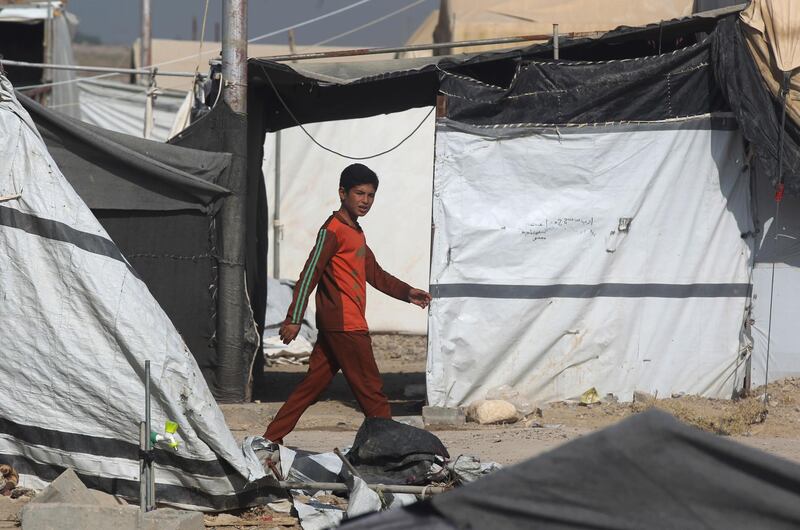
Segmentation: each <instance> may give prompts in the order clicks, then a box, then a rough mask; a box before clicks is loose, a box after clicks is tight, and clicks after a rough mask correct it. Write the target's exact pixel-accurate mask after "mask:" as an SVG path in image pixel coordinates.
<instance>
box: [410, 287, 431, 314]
mask: <svg viewBox="0 0 800 530" xmlns="http://www.w3.org/2000/svg"><path fill="white" fill-rule="evenodd" d="M408 301H409V302H411V303H412V304H414V305H418V306H420V307H421V308H422V309H425V308H426V307H428V304H430V303H431V295H430V293H428V292H426V291H423V290H422V289H414V288H413V287H412V288H411V290H410V291H409V292H408Z"/></svg>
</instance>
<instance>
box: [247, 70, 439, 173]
mask: <svg viewBox="0 0 800 530" xmlns="http://www.w3.org/2000/svg"><path fill="white" fill-rule="evenodd" d="M259 66H260V67H261V72H262V73H263V74H264V77H265V78H266V79H267V81H268V82H269V86H271V87H272V90H273V92H275V97H277V98H278V101H279V102H280V104H281V105H282V106H283V108H284V110H286V113H287V114H289V117H290V118H292V121H294V123H295V125H297V126H298V127H300V130H301V131H303V132H304V133H305V135H306V136H308V138H309V140H311V141H312V142H314V143H315V144H316V145H317V147H320V148H321V149H324V150H325V151H328V152H329V153H333V154H334V155H337V156H340V157H342V158H347V159H348V160H369V159H370V158H377V157H379V156H382V155H385V154H387V153H391V152H392V151H394V150H395V149H397V148H398V147H400V146H401V145H403V144H404V143H406V140H408V139H409V138H411V137H412V136H414V134H415V133H416V132H417V131H418V130H419V129H420V127H422V126H423V125H424V124H425V122H426V121H427V120H428V117H430V115H431V114H432V113H433V111H434V109H436V107H435V106H434V107H431V110H429V111H428V113H427V114H426V115H425V117H424V118H422V121H420V122H419V124H418V125H417V126H416V127H414V130H413V131H411V132H410V133H408V135H407V136H406V137H405V138H403V139H402V140H400V141H399V142H398V143H397V144H395V145H394V146H393V147H390V148H389V149H386V150H384V151H381V152H380V153H376V154H374V155H368V156H351V155H346V154H344V153H340V152H339V151H336V150H334V149H331V148H330V147H327V146H325V145H322V144H321V143H320V142H319V141H317V139H316V138H314V136H312V135H311V133H310V132H308V130H306V128H305V127H303V124H302V123H300V120H298V119H297V118H296V117H295V115H294V113H293V112H292V109H290V108H289V106H288V105H287V104H286V102H285V101H284V100H283V97H281V94H280V92H278V87H276V86H275V83H273V82H272V78H271V77H270V76H269V74H268V73H267V70H266V69H265V68H264V66H263V65H259Z"/></svg>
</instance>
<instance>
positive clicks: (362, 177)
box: [339, 164, 378, 191]
mask: <svg viewBox="0 0 800 530" xmlns="http://www.w3.org/2000/svg"><path fill="white" fill-rule="evenodd" d="M360 184H372V185H373V186H375V189H376V190H377V189H378V175H376V174H375V172H374V171H372V170H371V169H370V168H368V167H367V166H365V165H364V164H350V165H349V166H347V167H346V168H344V170H343V171H342V176H341V177H340V178H339V187H340V188H344V191H350V188H352V187H353V186H358V185H360Z"/></svg>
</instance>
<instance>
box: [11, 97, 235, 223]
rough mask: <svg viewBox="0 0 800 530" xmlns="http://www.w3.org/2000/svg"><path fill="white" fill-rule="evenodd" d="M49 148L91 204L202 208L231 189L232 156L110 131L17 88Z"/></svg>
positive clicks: (123, 207)
mask: <svg viewBox="0 0 800 530" xmlns="http://www.w3.org/2000/svg"><path fill="white" fill-rule="evenodd" d="M17 98H19V101H20V103H22V105H23V107H25V110H27V111H28V113H30V115H31V117H32V118H33V120H34V122H35V123H36V127H37V128H38V129H39V133H40V134H41V135H42V138H43V139H44V141H45V143H46V144H47V149H48V151H49V152H50V154H51V155H52V156H53V158H54V159H55V160H56V163H57V164H58V167H59V168H60V169H61V170H62V171H63V172H64V174H65V175H66V176H67V178H68V179H69V181H70V184H72V186H73V187H74V188H75V191H77V192H78V194H79V195H80V196H81V198H82V199H83V201H84V202H85V203H86V204H87V206H89V207H90V208H92V209H104V210H151V211H167V210H186V209H192V210H201V211H207V210H208V209H209V208H212V207H213V206H214V201H215V200H216V199H218V198H220V197H222V196H224V195H227V194H228V193H229V191H228V190H227V189H226V188H225V187H223V186H220V185H219V184H218V182H220V181H221V180H224V174H225V172H226V171H227V170H228V166H229V165H230V159H231V155H230V154H228V153H219V152H211V151H200V150H196V149H187V148H183V147H173V146H170V145H167V144H162V143H159V142H153V141H149V140H143V139H141V138H135V137H133V136H128V135H126V134H121V133H117V132H114V131H108V130H106V129H102V128H100V127H95V126H93V125H90V124H87V123H83V122H80V121H78V120H75V119H73V118H70V117H68V116H65V115H63V114H60V113H58V112H53V111H52V110H49V109H47V108H45V107H43V106H41V105H40V104H38V103H37V102H35V101H34V100H32V99H30V98H28V97H26V96H24V95H22V94H19V93H17Z"/></svg>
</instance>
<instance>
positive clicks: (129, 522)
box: [22, 503, 205, 530]
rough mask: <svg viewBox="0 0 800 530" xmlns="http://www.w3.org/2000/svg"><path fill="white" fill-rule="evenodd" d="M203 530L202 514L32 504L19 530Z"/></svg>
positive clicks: (109, 507)
mask: <svg viewBox="0 0 800 530" xmlns="http://www.w3.org/2000/svg"><path fill="white" fill-rule="evenodd" d="M64 528H76V529H77V528H80V529H81V530H107V529H113V530H204V529H205V525H204V523H203V514H202V513H200V512H188V511H183V510H172V509H169V508H163V509H159V510H155V511H152V512H148V513H146V514H142V513H141V512H140V511H139V508H137V507H136V506H90V505H79V504H68V503H49V504H31V503H28V505H26V506H25V508H23V510H22V530H62V529H64Z"/></svg>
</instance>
